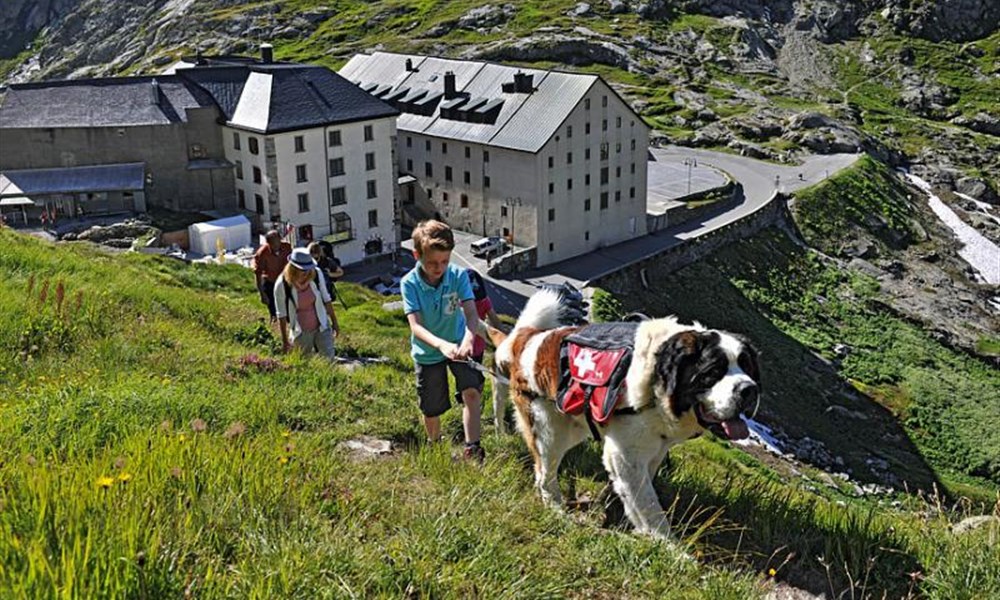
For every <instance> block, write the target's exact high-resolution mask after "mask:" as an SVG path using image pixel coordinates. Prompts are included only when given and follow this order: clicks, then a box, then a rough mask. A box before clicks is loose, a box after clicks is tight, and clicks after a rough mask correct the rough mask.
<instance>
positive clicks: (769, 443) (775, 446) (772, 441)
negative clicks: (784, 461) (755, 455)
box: [731, 417, 784, 456]
mask: <svg viewBox="0 0 1000 600" xmlns="http://www.w3.org/2000/svg"><path fill="white" fill-rule="evenodd" d="M743 420H744V421H746V422H747V427H748V428H749V429H750V437H748V438H746V439H743V440H733V441H732V442H731V443H733V444H736V445H738V446H750V445H754V446H763V447H764V449H766V450H767V451H768V452H771V453H772V454H777V455H778V456H781V455H783V454H784V450H783V449H782V442H780V441H778V438H776V437H774V431H773V430H772V429H771V428H770V427H768V426H767V425H764V424H763V423H759V422H757V421H754V420H753V419H751V418H750V417H745V418H744V419H743Z"/></svg>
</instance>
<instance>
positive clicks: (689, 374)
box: [489, 290, 760, 538]
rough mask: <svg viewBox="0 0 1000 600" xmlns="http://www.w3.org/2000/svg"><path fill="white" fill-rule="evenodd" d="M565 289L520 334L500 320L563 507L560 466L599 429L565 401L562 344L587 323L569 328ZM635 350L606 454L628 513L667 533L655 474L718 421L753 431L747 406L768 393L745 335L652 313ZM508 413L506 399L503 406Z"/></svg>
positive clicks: (526, 421) (537, 445) (738, 431)
mask: <svg viewBox="0 0 1000 600" xmlns="http://www.w3.org/2000/svg"><path fill="white" fill-rule="evenodd" d="M563 310H564V307H563V306H562V305H561V304H560V298H559V296H558V294H556V293H553V292H551V291H546V290H543V291H540V292H538V293H536V294H535V295H533V296H532V297H531V298H530V299H529V301H528V304H527V305H526V306H525V309H524V311H523V312H522V314H521V316H520V318H519V319H518V321H517V323H516V325H515V326H514V329H513V330H512V331H511V332H510V334H504V333H503V332H500V331H498V330H495V329H492V328H491V329H490V330H489V336H490V338H491V340H492V341H493V343H494V344H495V345H496V346H497V350H496V364H497V368H498V370H499V371H500V372H501V373H503V374H505V375H507V376H508V377H509V379H510V397H511V399H512V400H513V402H514V405H515V408H516V415H517V423H518V426H519V429H520V430H521V433H522V434H523V436H524V440H525V442H526V443H527V445H528V450H529V452H530V453H531V456H532V458H533V459H534V463H535V484H536V486H537V487H538V490H539V492H540V493H541V496H542V499H543V500H544V501H545V502H546V503H548V504H550V505H553V506H557V507H559V506H561V504H562V496H561V494H560V493H559V480H558V469H559V463H560V462H561V461H562V459H563V456H565V454H566V452H567V451H568V450H570V449H571V448H573V447H574V446H576V445H577V444H579V443H581V442H583V441H584V440H586V439H587V438H588V437H589V436H590V435H591V430H590V428H589V426H588V423H587V420H586V418H585V416H584V415H583V414H578V415H568V414H564V413H563V412H561V411H560V410H559V408H558V407H557V405H556V402H555V398H556V397H557V394H558V392H559V389H558V388H559V386H560V382H561V381H565V380H564V376H565V375H566V374H565V373H563V372H562V371H563V368H562V365H565V362H564V361H561V358H560V356H561V346H562V344H563V342H564V340H565V339H566V337H567V336H569V335H571V334H573V333H576V332H577V331H579V330H580V329H581V328H580V327H561V326H560V323H561V322H564V321H561V319H560V313H561V311H563ZM633 344H634V346H633V358H632V363H631V365H630V366H629V369H628V371H627V374H626V375H625V380H624V381H625V386H624V387H625V390H624V392H623V395H622V396H621V397H620V398H621V399H620V401H619V404H618V413H617V414H614V415H613V417H612V418H611V419H610V420H608V421H607V423H606V424H604V425H603V426H599V427H598V428H597V431H598V432H599V434H600V436H601V437H602V438H603V443H604V452H603V462H604V467H605V468H606V469H607V472H608V475H609V478H610V480H611V483H612V485H613V487H614V490H615V492H616V493H617V494H618V497H619V498H620V499H621V501H622V504H623V505H624V508H625V513H626V515H627V516H628V518H629V520H630V521H631V522H632V524H633V525H634V526H635V528H636V530H637V531H638V532H639V533H642V534H646V535H651V536H654V537H660V538H667V537H668V536H669V533H670V528H669V523H668V521H667V518H666V515H665V513H664V511H663V509H662V507H661V506H660V502H659V499H658V498H657V495H656V491H655V490H654V489H653V478H654V476H655V475H656V472H657V470H658V469H659V467H660V464H661V463H662V462H663V459H664V458H665V457H666V454H667V451H668V450H669V449H670V447H671V446H674V445H675V444H678V443H680V442H683V441H685V440H687V439H690V438H692V437H695V436H697V435H699V434H700V433H702V432H703V431H704V430H705V429H709V430H711V431H713V432H714V433H716V434H717V435H720V436H722V437H724V438H728V439H740V438H745V437H746V436H747V434H748V430H747V425H746V422H745V421H743V419H742V418H741V416H740V415H741V414H742V413H745V412H747V411H749V410H751V409H755V407H756V405H757V403H758V400H759V396H760V387H759V386H760V376H759V371H758V367H757V353H756V352H755V350H754V349H753V348H752V347H751V346H750V345H749V344H748V343H747V342H745V341H744V340H742V339H741V338H739V337H737V336H735V335H733V334H730V333H726V332H723V331H715V330H710V329H706V328H704V327H702V326H701V325H700V324H697V323H695V324H693V325H684V324H681V323H680V322H678V321H677V319H675V318H673V317H668V318H662V319H652V320H648V321H644V322H642V323H640V324H639V325H638V327H637V328H636V329H635V339H634V340H633ZM495 408H497V409H498V411H497V414H498V415H503V414H504V413H503V406H502V405H500V406H496V407H495Z"/></svg>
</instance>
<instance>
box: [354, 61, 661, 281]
mask: <svg viewBox="0 0 1000 600" xmlns="http://www.w3.org/2000/svg"><path fill="white" fill-rule="evenodd" d="M340 74H341V75H342V76H343V77H345V78H346V79H348V80H350V81H352V82H354V83H355V84H357V85H358V86H359V87H360V88H361V89H363V90H365V91H368V92H369V93H371V94H372V95H374V96H375V97H377V98H380V99H382V100H384V101H385V102H387V103H388V104H391V105H392V106H394V107H395V108H397V109H398V110H399V111H400V113H401V114H400V116H399V119H398V121H397V129H398V136H397V156H398V165H399V170H400V173H402V174H404V175H409V176H411V178H412V179H415V182H414V183H415V184H414V185H409V186H407V187H405V188H404V189H403V190H402V192H401V195H402V203H403V206H404V208H408V206H407V205H412V206H414V207H417V209H418V210H416V211H415V212H416V213H419V214H423V215H427V214H431V215H434V214H436V216H439V217H440V218H442V219H443V220H444V221H446V222H447V223H449V224H450V225H451V226H452V227H454V228H456V229H459V230H463V231H469V232H472V233H476V234H481V235H502V236H505V237H507V238H508V239H510V238H511V237H512V238H513V242H514V244H515V245H516V246H517V247H519V248H525V247H534V248H535V249H536V253H537V257H536V265H537V266H542V265H546V264H550V263H554V262H558V261H561V260H565V259H568V258H572V257H574V256H578V255H580V254H584V253H586V252H590V251H593V250H596V249H598V248H601V247H604V246H610V245H613V244H617V243H619V242H623V241H625V240H628V239H631V238H634V237H636V236H640V235H644V234H645V233H646V155H647V148H648V145H649V127H648V126H647V125H646V124H645V123H644V122H643V121H642V119H641V118H640V117H639V116H638V115H637V114H636V113H635V111H633V110H632V109H631V107H630V106H629V105H628V104H627V103H626V102H625V101H624V100H623V99H622V98H621V97H620V96H619V95H618V94H617V93H616V92H615V91H614V90H613V89H612V88H611V87H610V86H608V85H607V83H606V82H604V80H603V79H601V78H600V77H599V76H596V75H589V74H580V73H567V72H560V71H542V70H536V69H521V68H516V67H508V66H504V65H498V64H493V63H486V62H478V61H463V60H451V59H443V58H434V57H425V56H417V55H404V54H393V53H385V52H376V53H374V54H370V55H369V54H359V55H355V56H354V57H353V58H351V60H350V61H349V62H348V63H347V64H346V65H345V66H344V67H343V68H342V69H341V70H340Z"/></svg>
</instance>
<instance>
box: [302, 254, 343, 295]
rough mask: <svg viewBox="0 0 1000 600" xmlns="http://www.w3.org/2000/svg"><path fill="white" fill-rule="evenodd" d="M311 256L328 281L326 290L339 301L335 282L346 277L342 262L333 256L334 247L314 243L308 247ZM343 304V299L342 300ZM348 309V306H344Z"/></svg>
mask: <svg viewBox="0 0 1000 600" xmlns="http://www.w3.org/2000/svg"><path fill="white" fill-rule="evenodd" d="M307 248H308V249H309V256H312V257H313V260H314V261H316V266H317V267H318V268H319V271H320V273H322V274H323V278H324V280H325V281H326V290H327V291H328V292H330V298H331V299H332V300H333V301H334V302H336V301H337V286H336V284H335V282H336V281H337V280H338V279H340V278H341V277H343V276H344V269H343V268H342V267H341V266H340V261H339V260H337V258H336V257H335V256H334V255H333V246H332V245H331V244H330V243H329V242H312V243H311V244H309V246H307ZM341 303H343V299H341ZM344 308H347V305H346V304H345V305H344Z"/></svg>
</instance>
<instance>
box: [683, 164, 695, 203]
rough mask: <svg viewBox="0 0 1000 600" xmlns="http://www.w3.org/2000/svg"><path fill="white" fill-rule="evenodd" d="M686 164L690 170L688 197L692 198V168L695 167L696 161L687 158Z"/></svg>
mask: <svg viewBox="0 0 1000 600" xmlns="http://www.w3.org/2000/svg"><path fill="white" fill-rule="evenodd" d="M684 164H685V165H686V166H687V168H688V180H687V182H688V185H687V190H688V191H687V195H688V196H690V195H691V167H693V166H694V161H693V160H691V159H690V158H685V159H684Z"/></svg>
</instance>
